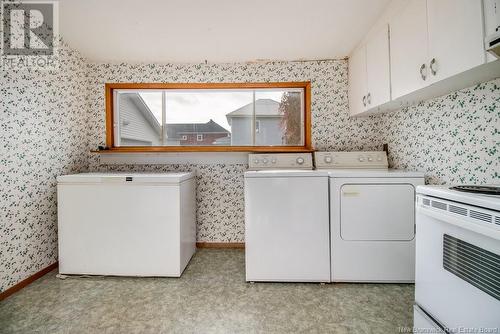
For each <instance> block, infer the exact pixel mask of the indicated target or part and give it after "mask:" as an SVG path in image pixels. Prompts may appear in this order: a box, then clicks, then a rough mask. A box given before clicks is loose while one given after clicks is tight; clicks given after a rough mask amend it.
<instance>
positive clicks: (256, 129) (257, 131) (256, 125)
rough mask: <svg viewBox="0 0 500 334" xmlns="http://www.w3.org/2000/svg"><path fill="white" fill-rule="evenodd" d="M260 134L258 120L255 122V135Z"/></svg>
mask: <svg viewBox="0 0 500 334" xmlns="http://www.w3.org/2000/svg"><path fill="white" fill-rule="evenodd" d="M259 132H260V120H256V121H255V133H259Z"/></svg>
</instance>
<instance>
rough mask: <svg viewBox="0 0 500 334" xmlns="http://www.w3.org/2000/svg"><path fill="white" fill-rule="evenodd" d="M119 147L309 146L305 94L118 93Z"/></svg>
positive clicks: (116, 132)
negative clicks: (306, 144)
mask: <svg viewBox="0 0 500 334" xmlns="http://www.w3.org/2000/svg"><path fill="white" fill-rule="evenodd" d="M114 97H115V110H114V119H115V124H114V145H115V146H217V145H218V146H303V145H304V91H303V89H295V88H279V89H274V88H269V89H257V90H254V89H246V88H241V89H160V90H147V89H143V90H133V89H130V90H126V89H120V90H116V91H115V92H114Z"/></svg>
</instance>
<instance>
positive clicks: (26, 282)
mask: <svg viewBox="0 0 500 334" xmlns="http://www.w3.org/2000/svg"><path fill="white" fill-rule="evenodd" d="M57 265H58V263H57V262H56V263H53V264H51V265H50V266H48V267H46V268H43V269H42V270H40V271H39V272H37V273H35V274H33V275H31V276H30V277H28V278H26V279H24V280H22V281H21V282H19V283H17V284H16V285H14V286H12V287H10V288H8V289H7V290H5V291H3V292H0V300H4V299H5V298H7V297H9V296H10V295H12V294H14V293H16V292H18V291H19V290H21V289H22V288H24V287H26V286H28V285H30V284H31V283H33V282H34V281H36V280H37V279H39V278H40V277H42V276H44V275H46V274H48V273H49V272H51V271H52V270H54V269H56V268H57Z"/></svg>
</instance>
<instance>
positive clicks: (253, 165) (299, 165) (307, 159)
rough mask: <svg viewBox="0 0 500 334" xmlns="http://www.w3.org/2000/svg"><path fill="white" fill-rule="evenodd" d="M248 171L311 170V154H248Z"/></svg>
mask: <svg viewBox="0 0 500 334" xmlns="http://www.w3.org/2000/svg"><path fill="white" fill-rule="evenodd" d="M248 167H249V169H250V170H267V169H313V162H312V154H311V153H269V154H249V155H248Z"/></svg>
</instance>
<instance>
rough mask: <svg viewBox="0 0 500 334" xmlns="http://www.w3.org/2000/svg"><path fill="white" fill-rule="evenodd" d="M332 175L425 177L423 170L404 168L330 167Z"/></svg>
mask: <svg viewBox="0 0 500 334" xmlns="http://www.w3.org/2000/svg"><path fill="white" fill-rule="evenodd" d="M327 171H328V175H329V176H330V177H339V178H340V177H355V178H377V177H383V178H387V177H394V178H411V177H414V178H423V177H424V173H423V172H414V171H407V170H403V169H328V170H327Z"/></svg>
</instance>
